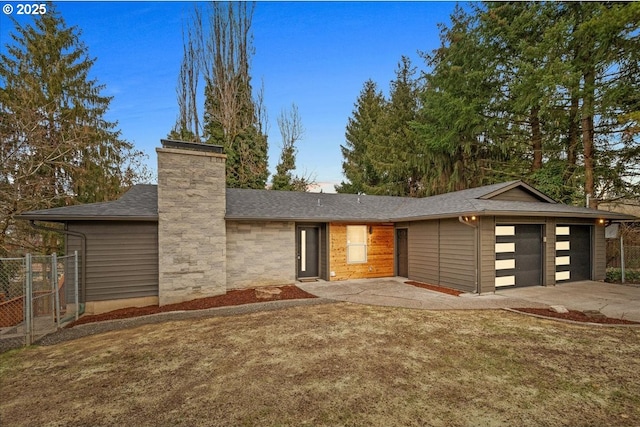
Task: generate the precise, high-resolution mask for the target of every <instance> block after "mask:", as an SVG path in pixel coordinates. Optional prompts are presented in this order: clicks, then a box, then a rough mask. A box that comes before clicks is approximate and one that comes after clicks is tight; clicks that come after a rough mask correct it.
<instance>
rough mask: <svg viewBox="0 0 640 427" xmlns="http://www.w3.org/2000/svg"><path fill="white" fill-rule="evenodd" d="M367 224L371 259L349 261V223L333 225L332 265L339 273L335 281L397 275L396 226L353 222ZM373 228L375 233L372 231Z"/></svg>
mask: <svg viewBox="0 0 640 427" xmlns="http://www.w3.org/2000/svg"><path fill="white" fill-rule="evenodd" d="M349 225H366V226H367V262H365V263H360V264H347V224H339V223H332V224H330V226H329V245H330V250H329V257H330V260H329V263H330V264H329V268H330V270H331V271H332V272H335V276H333V277H331V280H347V279H364V278H374V277H390V276H393V252H394V251H393V247H394V241H393V238H394V226H393V225H382V224H349ZM369 227H371V233H369Z"/></svg>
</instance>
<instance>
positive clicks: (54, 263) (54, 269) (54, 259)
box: [51, 253, 60, 329]
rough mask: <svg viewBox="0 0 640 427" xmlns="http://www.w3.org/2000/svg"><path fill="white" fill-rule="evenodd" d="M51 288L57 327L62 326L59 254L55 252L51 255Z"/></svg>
mask: <svg viewBox="0 0 640 427" xmlns="http://www.w3.org/2000/svg"><path fill="white" fill-rule="evenodd" d="M51 288H52V289H53V304H54V310H55V311H54V313H55V316H56V329H57V328H59V327H60V293H59V292H60V291H59V289H58V256H57V255H56V254H55V253H53V254H52V255H51Z"/></svg>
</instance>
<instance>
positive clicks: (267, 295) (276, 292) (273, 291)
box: [256, 288, 282, 299]
mask: <svg viewBox="0 0 640 427" xmlns="http://www.w3.org/2000/svg"><path fill="white" fill-rule="evenodd" d="M281 292H282V291H281V290H280V289H279V288H256V298H258V299H276V298H278V297H279V296H280V293H281Z"/></svg>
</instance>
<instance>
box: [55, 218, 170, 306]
mask: <svg viewBox="0 0 640 427" xmlns="http://www.w3.org/2000/svg"><path fill="white" fill-rule="evenodd" d="M68 229H69V230H70V231H78V232H81V233H83V234H85V235H86V236H87V247H86V251H87V254H86V266H85V269H86V275H87V277H86V299H85V301H106V300H113V299H123V298H138V297H150V296H158V224H157V223H156V222H120V221H100V222H98V221H96V222H72V223H69V225H68ZM67 249H68V250H71V251H73V250H78V251H80V242H79V239H78V238H76V237H72V236H69V238H68V243H67Z"/></svg>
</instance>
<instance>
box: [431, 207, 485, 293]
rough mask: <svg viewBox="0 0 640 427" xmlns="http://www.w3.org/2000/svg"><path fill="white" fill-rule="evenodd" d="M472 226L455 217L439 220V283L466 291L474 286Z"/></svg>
mask: <svg viewBox="0 0 640 427" xmlns="http://www.w3.org/2000/svg"><path fill="white" fill-rule="evenodd" d="M474 232H475V230H474V229H473V228H472V227H469V226H467V225H464V224H461V223H460V222H459V221H458V220H457V219H455V220H442V221H440V284H441V285H444V286H449V287H452V288H455V289H460V290H463V291H466V292H473V291H475V288H476V268H475V247H474Z"/></svg>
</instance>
